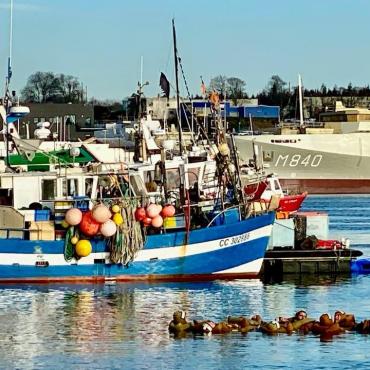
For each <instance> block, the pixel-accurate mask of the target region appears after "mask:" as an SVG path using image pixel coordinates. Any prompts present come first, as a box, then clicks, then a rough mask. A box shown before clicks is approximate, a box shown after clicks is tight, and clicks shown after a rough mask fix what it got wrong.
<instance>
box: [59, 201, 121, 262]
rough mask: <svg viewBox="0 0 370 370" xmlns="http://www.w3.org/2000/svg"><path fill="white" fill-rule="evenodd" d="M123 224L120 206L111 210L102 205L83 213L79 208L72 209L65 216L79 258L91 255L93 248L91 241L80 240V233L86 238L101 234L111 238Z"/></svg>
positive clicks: (71, 240) (64, 222)
mask: <svg viewBox="0 0 370 370" xmlns="http://www.w3.org/2000/svg"><path fill="white" fill-rule="evenodd" d="M122 223H123V218H122V215H121V208H120V206H119V205H118V204H114V205H112V206H111V208H110V209H109V208H108V207H107V206H106V205H105V204H102V203H101V204H97V205H96V206H94V207H93V209H92V210H91V211H87V212H82V211H81V210H80V209H78V208H70V209H69V210H68V211H67V212H66V214H65V219H64V221H63V226H64V227H66V228H69V229H71V230H72V231H73V232H72V234H73V235H72V236H71V238H70V242H71V244H73V245H75V252H76V254H77V256H79V257H86V256H88V255H89V254H90V253H91V250H92V246H91V243H90V241H89V240H86V239H81V240H80V237H79V235H80V233H82V234H83V235H84V236H85V237H92V236H95V235H97V234H98V233H100V234H101V235H103V236H104V237H106V238H109V237H111V236H113V235H114V234H115V233H116V232H117V227H118V226H120V225H121V224H122Z"/></svg>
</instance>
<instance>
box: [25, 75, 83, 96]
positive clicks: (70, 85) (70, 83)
mask: <svg viewBox="0 0 370 370" xmlns="http://www.w3.org/2000/svg"><path fill="white" fill-rule="evenodd" d="M21 96H22V100H23V101H25V102H33V103H45V102H54V103H77V102H79V101H81V99H82V87H81V84H80V82H79V81H78V79H77V78H76V77H73V76H69V75H64V74H59V75H58V74H54V73H53V72H35V73H33V74H32V75H31V76H30V77H29V78H28V80H27V84H26V86H25V87H24V88H23V89H22V91H21Z"/></svg>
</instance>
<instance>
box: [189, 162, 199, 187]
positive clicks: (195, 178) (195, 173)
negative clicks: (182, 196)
mask: <svg viewBox="0 0 370 370" xmlns="http://www.w3.org/2000/svg"><path fill="white" fill-rule="evenodd" d="M199 173H200V167H196V168H189V170H188V172H187V175H188V186H189V187H190V188H192V187H193V186H194V184H195V183H199V180H200V179H199Z"/></svg>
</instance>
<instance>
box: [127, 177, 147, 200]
mask: <svg viewBox="0 0 370 370" xmlns="http://www.w3.org/2000/svg"><path fill="white" fill-rule="evenodd" d="M130 185H131V189H132V191H133V192H134V194H135V195H136V196H138V195H146V191H145V187H144V184H143V180H142V179H141V177H140V175H131V176H130Z"/></svg>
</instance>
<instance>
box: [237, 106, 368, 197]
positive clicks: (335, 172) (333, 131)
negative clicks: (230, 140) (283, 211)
mask: <svg viewBox="0 0 370 370" xmlns="http://www.w3.org/2000/svg"><path fill="white" fill-rule="evenodd" d="M320 122H322V124H321V126H316V127H304V126H302V125H301V126H300V127H299V128H284V127H282V129H281V133H280V134H278V135H273V134H268V135H236V136H235V137H234V139H235V144H236V147H237V149H238V151H239V156H240V159H241V160H242V161H244V162H249V161H251V160H253V158H257V157H259V158H261V159H262V161H263V163H260V165H261V166H263V167H264V168H265V170H266V172H271V173H274V174H276V175H278V177H279V178H280V182H281V185H282V186H283V187H284V188H285V189H288V190H291V191H302V190H305V191H308V192H309V193H310V194H365V193H370V109H367V108H347V107H344V106H343V105H342V103H341V102H336V106H335V110H334V111H333V112H325V113H322V114H321V115H320ZM251 142H254V145H250V144H251ZM255 151H259V152H260V153H259V155H258V156H256V153H255Z"/></svg>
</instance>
